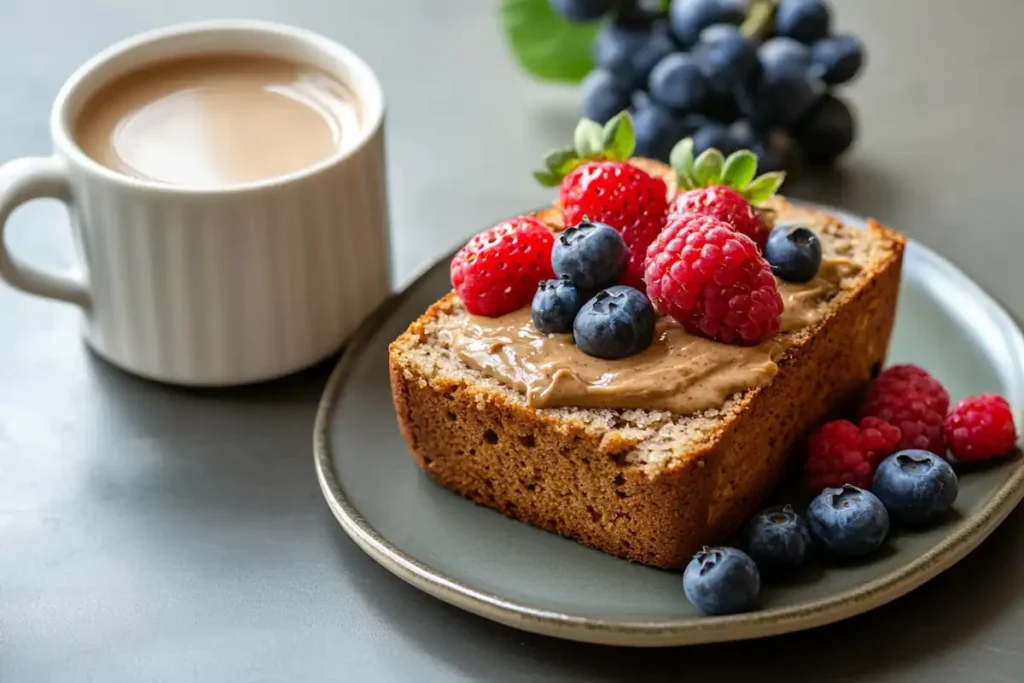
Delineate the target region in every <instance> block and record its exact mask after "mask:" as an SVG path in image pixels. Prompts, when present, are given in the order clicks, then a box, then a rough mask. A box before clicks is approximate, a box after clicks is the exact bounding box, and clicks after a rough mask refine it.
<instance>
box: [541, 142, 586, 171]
mask: <svg viewBox="0 0 1024 683" xmlns="http://www.w3.org/2000/svg"><path fill="white" fill-rule="evenodd" d="M579 165H580V158H579V157H578V156H576V150H574V149H573V148H572V147H562V148H560V149H556V150H553V151H551V152H548V153H547V155H546V156H545V157H544V168H546V169H548V170H549V171H551V172H552V173H553V174H554V175H556V176H558V177H559V178H562V177H564V176H566V175H567V174H568V173H569V171H571V170H572V169H574V168H576V167H577V166H579Z"/></svg>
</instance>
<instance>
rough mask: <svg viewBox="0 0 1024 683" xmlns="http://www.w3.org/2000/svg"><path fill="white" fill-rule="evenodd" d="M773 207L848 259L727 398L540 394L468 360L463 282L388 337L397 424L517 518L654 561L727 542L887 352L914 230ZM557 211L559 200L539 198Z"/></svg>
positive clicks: (428, 457)
mask: <svg viewBox="0 0 1024 683" xmlns="http://www.w3.org/2000/svg"><path fill="white" fill-rule="evenodd" d="M771 208H772V209H774V210H775V211H776V212H777V214H778V217H777V221H779V222H796V221H799V222H803V223H805V224H808V225H810V226H812V228H813V229H815V230H816V231H817V232H818V234H819V236H820V237H821V241H822V243H823V246H824V251H825V254H826V256H827V257H832V258H835V259H840V260H842V261H845V262H849V263H850V264H851V266H852V267H850V268H848V269H846V270H845V271H844V273H843V275H842V277H841V280H840V281H839V283H838V287H837V288H836V289H835V291H833V292H830V294H829V296H827V297H824V298H823V299H822V300H821V301H820V302H818V303H817V304H816V305H817V306H820V310H818V311H817V313H818V316H816V317H817V318H818V320H817V322H815V323H813V324H811V325H810V326H808V327H804V328H802V329H799V330H797V331H794V332H782V333H780V335H779V336H778V337H777V339H776V340H775V341H776V342H777V348H778V352H777V353H774V354H773V357H772V360H774V361H775V363H776V364H777V366H778V370H777V373H776V374H775V375H774V378H772V379H771V380H770V381H769V382H768V383H767V384H763V385H761V386H758V387H755V388H753V389H749V390H746V391H742V392H740V393H737V394H734V395H732V396H731V397H730V398H729V399H727V400H726V402H725V404H724V405H722V406H721V407H720V408H711V409H707V410H703V411H701V412H699V413H696V414H690V415H679V414H673V413H671V412H668V411H665V410H647V409H636V408H634V409H611V408H589V409H584V408H573V407H557V408H542V409H538V408H533V407H531V406H530V405H529V403H528V401H527V398H526V396H525V395H524V394H523V393H521V392H520V391H517V390H516V389H513V388H510V387H509V386H506V385H505V384H503V383H501V382H499V381H497V380H495V379H493V378H492V377H491V376H489V375H487V374H485V373H483V372H480V371H478V370H476V369H473V368H471V367H470V366H469V365H467V364H466V363H465V362H463V360H462V359H461V358H460V356H459V355H458V354H457V353H456V352H455V351H454V349H453V348H452V345H451V339H452V336H453V334H452V333H453V332H455V331H457V330H460V329H463V328H465V326H466V325H467V323H468V322H470V320H471V316H469V314H468V313H466V311H465V310H464V309H463V307H462V305H461V303H460V302H459V300H458V298H457V297H456V296H455V294H454V293H451V294H448V295H447V296H445V297H444V298H442V299H441V300H440V301H438V302H437V303H435V304H434V305H433V306H431V307H430V309H428V310H427V311H426V313H424V315H423V316H422V317H420V318H419V319H418V320H416V321H415V322H414V323H413V324H412V325H411V326H410V327H409V329H408V330H407V331H406V332H405V333H404V334H403V335H402V336H401V337H399V338H398V339H397V340H396V341H395V342H394V343H392V345H391V348H390V366H391V388H392V393H393V398H394V404H395V410H396V412H397V416H398V424H399V427H400V429H401V431H402V434H403V436H404V437H405V439H406V441H407V442H408V444H409V448H410V450H411V451H412V455H413V457H414V458H415V460H416V462H417V463H419V465H420V466H421V467H422V468H423V469H424V470H426V471H427V472H428V473H430V474H431V475H432V476H433V477H434V478H435V479H436V480H437V481H438V482H439V483H441V484H442V485H443V486H445V487H447V488H450V489H452V490H454V491H456V492H458V493H460V494H461V495H463V496H465V497H467V498H470V499H471V500H474V501H476V502H477V503H479V504H482V505H486V506H488V507H491V508H494V509H496V510H500V511H501V512H503V513H505V514H506V515H508V516H510V517H514V518H516V519H519V520H522V521H525V522H529V523H530V524H534V525H536V526H539V527H541V528H544V529H547V530H549V531H553V532H556V533H559V534H562V535H564V536H569V537H571V538H574V539H576V540H578V541H580V542H582V543H585V544H587V545H590V546H593V547H595V548H599V549H601V550H604V551H606V552H608V553H612V554H614V555H619V556H621V557H625V558H628V559H630V560H635V561H637V562H642V563H645V564H650V565H657V566H663V567H682V566H684V565H685V564H686V563H687V562H688V561H689V560H690V557H691V555H692V554H693V552H694V551H695V550H696V549H698V548H699V547H700V546H702V545H705V544H712V543H716V542H720V541H723V540H724V539H725V538H726V537H727V536H728V535H729V534H731V533H732V532H734V531H735V530H736V529H737V528H738V527H739V526H740V525H741V524H742V523H743V522H744V520H745V519H746V518H747V517H748V516H749V515H750V514H751V513H752V512H753V511H754V510H755V509H756V508H757V506H758V505H759V504H760V503H761V502H762V501H763V500H764V498H765V497H766V496H767V495H768V493H769V492H770V491H771V489H772V488H773V487H774V486H775V485H776V484H777V483H778V480H779V478H780V476H781V474H782V472H783V470H784V467H785V464H786V462H787V456H788V455H789V454H790V452H791V450H792V449H793V447H794V445H795V444H796V443H797V442H798V440H799V439H800V437H801V436H802V435H804V434H805V433H807V432H808V431H809V430H810V429H812V428H813V427H814V426H816V425H817V424H818V423H820V422H821V421H822V420H824V419H826V418H827V417H828V416H829V415H830V413H833V412H834V411H835V410H836V409H837V408H839V407H840V406H841V405H842V404H844V403H845V402H847V401H849V400H851V399H852V398H854V397H855V396H856V394H857V393H858V392H860V391H861V390H862V389H863V388H864V387H865V386H866V384H867V382H868V381H869V379H870V378H871V376H872V374H873V373H875V372H877V371H878V369H879V368H880V367H881V365H882V363H883V361H884V359H885V354H886V349H887V346H888V342H889V336H890V333H891V331H892V325H893V319H894V316H895V309H896V298H897V293H898V289H899V282H900V267H901V261H902V254H903V247H904V239H903V238H902V236H900V235H899V234H897V233H894V232H892V231H890V230H888V229H886V228H884V227H882V226H880V225H878V224H877V223H874V222H871V223H870V224H869V226H868V229H866V230H859V229H855V228H851V227H847V226H843V225H841V224H840V223H839V221H838V220H837V219H835V218H834V217H831V216H828V215H826V214H822V213H818V212H813V211H807V210H803V209H799V208H796V207H793V206H791V205H790V204H788V203H787V202H786V201H785V200H783V199H781V198H776V199H774V200H773V201H772V203H771ZM541 215H542V217H545V218H546V219H547V220H549V221H551V222H555V221H557V218H558V212H557V211H550V212H542V214H541Z"/></svg>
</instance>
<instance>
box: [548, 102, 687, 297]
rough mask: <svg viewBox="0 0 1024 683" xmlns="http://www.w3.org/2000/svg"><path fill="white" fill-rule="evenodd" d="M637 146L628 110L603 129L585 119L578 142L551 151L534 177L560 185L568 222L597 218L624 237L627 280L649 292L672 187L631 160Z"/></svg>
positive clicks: (623, 280)
mask: <svg viewBox="0 0 1024 683" xmlns="http://www.w3.org/2000/svg"><path fill="white" fill-rule="evenodd" d="M634 146H635V141H634V138H633V124H632V122H631V121H630V119H629V116H628V115H627V114H626V113H622V114H619V115H617V116H615V117H614V118H612V119H611V120H610V121H609V122H608V123H607V124H605V126H604V127H603V128H602V126H601V125H600V124H598V123H595V122H594V121H589V120H587V119H583V120H582V121H580V123H579V125H578V126H577V128H576V135H575V144H574V146H573V147H567V148H565V149H560V150H556V151H554V152H552V153H551V154H549V155H548V156H547V158H546V159H545V165H546V166H547V170H545V171H541V172H538V173H535V174H534V177H536V178H537V180H539V181H540V182H541V184H543V185H546V186H549V187H554V186H558V187H559V191H558V197H559V202H560V204H561V207H562V215H563V218H564V221H565V225H567V226H569V225H576V224H578V223H581V222H582V221H584V220H589V221H597V222H600V223H605V224H607V225H610V226H611V227H613V228H615V230H617V231H618V232H619V234H620V235H622V239H623V241H624V242H625V243H626V248H627V249H628V251H629V264H628V265H627V266H626V272H625V274H624V275H623V277H622V284H626V285H629V286H631V287H635V288H637V289H639V290H640V291H645V288H644V283H643V272H644V259H645V257H646V255H647V245H649V244H650V243H651V242H653V241H654V238H655V237H657V236H658V233H659V232H661V229H662V228H663V227H664V226H665V214H666V213H667V211H668V197H667V195H668V189H667V188H666V187H665V181H663V180H662V179H661V178H655V177H654V176H651V175H650V174H648V173H646V172H645V171H642V170H640V169H639V168H637V167H636V166H633V165H632V164H630V163H629V162H628V161H627V160H628V159H629V156H630V155H631V154H632V153H633V148H634Z"/></svg>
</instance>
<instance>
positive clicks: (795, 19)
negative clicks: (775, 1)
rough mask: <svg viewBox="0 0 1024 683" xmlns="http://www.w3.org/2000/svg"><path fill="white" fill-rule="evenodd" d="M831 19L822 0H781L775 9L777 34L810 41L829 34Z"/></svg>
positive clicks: (804, 41)
mask: <svg viewBox="0 0 1024 683" xmlns="http://www.w3.org/2000/svg"><path fill="white" fill-rule="evenodd" d="M830 20H831V16H830V13H829V9H828V6H827V5H826V4H825V3H824V2H822V0H781V2H779V6H778V8H776V10H775V34H776V35H780V36H787V37H789V38H793V39H795V40H799V41H800V42H803V43H810V42H812V41H815V40H817V39H819V38H824V37H825V36H826V35H828V25H829V21H830Z"/></svg>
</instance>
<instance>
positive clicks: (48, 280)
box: [0, 157, 90, 308]
mask: <svg viewBox="0 0 1024 683" xmlns="http://www.w3.org/2000/svg"><path fill="white" fill-rule="evenodd" d="M43 198H49V199H59V200H60V201H62V202H64V204H70V202H71V185H70V183H69V180H68V171H67V166H66V165H65V164H64V162H63V161H61V160H60V159H58V158H57V157H26V158H24V159H15V160H14V161H11V162H8V163H6V164H4V165H3V166H0V278H3V279H4V280H5V281H6V282H7V284H9V285H11V286H12V287H15V288H16V289H20V290H21V291H23V292H27V293H29V294H35V295H37V296H42V297H46V298H47V299H57V300H58V301H66V302H68V303H72V304H75V305H77V306H81V307H82V308H88V307H89V302H90V297H89V289H88V286H87V285H86V283H85V282H83V281H80V280H77V279H75V278H72V277H69V276H66V275H56V274H51V273H47V272H45V271H43V270H41V269H39V268H36V267H35V266H33V265H31V264H28V263H24V262H23V261H20V260H19V259H18V258H16V257H15V256H13V255H12V254H11V252H10V251H9V250H8V249H7V244H6V242H5V241H4V229H5V228H6V227H7V219H8V218H10V216H11V214H12V213H13V212H14V210H15V209H16V208H18V207H19V206H21V205H22V204H25V203H27V202H29V201H32V200H33V199H43Z"/></svg>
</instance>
